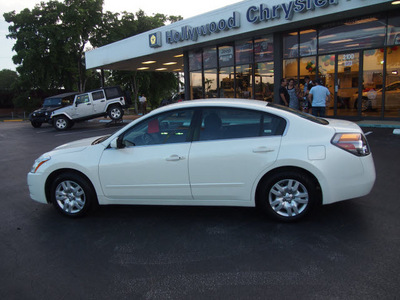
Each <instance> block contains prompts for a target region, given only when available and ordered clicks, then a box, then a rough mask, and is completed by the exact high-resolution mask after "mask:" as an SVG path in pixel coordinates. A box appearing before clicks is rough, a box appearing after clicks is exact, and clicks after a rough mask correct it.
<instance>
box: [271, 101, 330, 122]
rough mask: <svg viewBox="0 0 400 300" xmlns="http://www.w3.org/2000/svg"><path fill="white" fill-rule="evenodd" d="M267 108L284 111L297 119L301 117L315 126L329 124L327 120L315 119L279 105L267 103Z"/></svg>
mask: <svg viewBox="0 0 400 300" xmlns="http://www.w3.org/2000/svg"><path fill="white" fill-rule="evenodd" d="M268 107H273V108H276V109H280V110H284V111H287V112H290V113H292V114H295V115H298V116H299V117H301V118H303V119H307V120H309V121H311V122H314V123H317V124H321V125H328V124H329V122H328V121H327V120H325V119H322V118H318V117H315V116H313V115H311V114H307V113H304V112H302V111H300V110H297V109H293V108H290V107H287V106H283V105H280V104H274V103H268Z"/></svg>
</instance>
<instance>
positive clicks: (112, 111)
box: [108, 105, 124, 120]
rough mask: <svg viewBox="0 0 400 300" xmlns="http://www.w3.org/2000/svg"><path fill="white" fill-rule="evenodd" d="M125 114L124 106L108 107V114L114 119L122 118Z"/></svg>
mask: <svg viewBox="0 0 400 300" xmlns="http://www.w3.org/2000/svg"><path fill="white" fill-rule="evenodd" d="M123 115H124V111H123V110H122V107H121V106H119V105H113V106H111V107H110V108H109V109H108V116H109V117H110V118H111V119H112V120H119V119H121V118H122V116H123Z"/></svg>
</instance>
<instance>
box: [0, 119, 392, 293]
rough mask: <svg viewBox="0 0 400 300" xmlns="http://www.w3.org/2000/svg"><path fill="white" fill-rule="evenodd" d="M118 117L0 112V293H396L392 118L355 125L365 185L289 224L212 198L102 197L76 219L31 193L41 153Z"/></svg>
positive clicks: (103, 130) (99, 130)
mask: <svg viewBox="0 0 400 300" xmlns="http://www.w3.org/2000/svg"><path fill="white" fill-rule="evenodd" d="M118 128H120V127H116V126H109V127H107V126H106V125H105V123H99V122H86V123H82V124H77V125H76V126H74V127H73V128H72V129H71V130H69V131H66V132H57V131H55V130H54V129H53V128H52V127H50V126H46V125H44V126H43V127H42V128H38V129H35V128H33V127H32V126H31V125H30V123H28V122H12V123H5V122H4V123H3V122H0V145H1V157H0V162H1V165H0V166H1V167H0V170H1V172H0V191H1V196H0V199H1V201H0V235H1V244H0V255H1V260H2V262H1V264H0V275H1V278H2V280H1V281H0V298H1V299H396V298H397V299H398V298H399V294H400V287H399V285H400V276H399V272H400V255H399V253H400V217H399V212H400V197H399V193H398V190H399V185H400V167H399V166H400V135H394V134H393V133H392V132H393V129H390V128H364V131H372V134H370V135H368V140H369V142H370V145H371V148H372V151H373V155H374V158H375V165H376V171H377V181H376V184H375V187H374V189H373V190H372V192H371V194H369V195H368V196H366V197H363V198H358V199H353V200H351V201H345V202H341V203H336V204H333V205H329V206H324V207H322V208H320V209H319V210H318V211H317V212H316V213H315V214H314V215H313V216H312V217H310V218H308V219H306V220H305V221H302V222H299V223H295V224H283V223H277V222H274V221H272V220H269V219H268V218H266V217H265V216H264V215H263V214H262V213H261V212H259V211H257V210H256V209H253V208H218V207H216V208H204V207H201V208H199V207H142V206H111V207H101V208H99V209H98V210H96V211H95V212H93V213H91V214H90V215H89V216H88V217H86V218H82V219H76V220H73V219H68V218H66V217H63V216H61V215H60V214H58V213H57V212H56V211H55V210H54V208H53V207H52V206H50V205H43V204H39V203H36V202H33V201H32V200H30V198H29V192H28V187H27V184H26V174H27V172H28V171H29V170H30V167H31V165H32V163H33V161H34V160H35V159H36V158H37V157H38V156H39V155H40V154H42V153H43V152H46V151H49V150H51V149H53V148H54V147H55V146H57V145H60V144H63V143H66V142H69V141H72V140H76V139H81V138H86V137H91V136H99V135H105V134H109V133H112V132H114V131H115V130H117V129H118ZM338 188H340V187H338Z"/></svg>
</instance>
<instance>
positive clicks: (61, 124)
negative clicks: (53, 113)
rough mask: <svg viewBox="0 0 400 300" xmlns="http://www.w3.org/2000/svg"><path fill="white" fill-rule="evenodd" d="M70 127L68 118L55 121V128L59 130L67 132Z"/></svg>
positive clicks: (59, 118) (62, 117)
mask: <svg viewBox="0 0 400 300" xmlns="http://www.w3.org/2000/svg"><path fill="white" fill-rule="evenodd" d="M69 127H70V121H69V119H68V118H67V117H64V116H60V117H56V118H55V120H54V128H55V129H57V130H67V129H68V128H69Z"/></svg>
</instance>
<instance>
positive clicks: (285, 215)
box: [257, 170, 319, 222]
mask: <svg viewBox="0 0 400 300" xmlns="http://www.w3.org/2000/svg"><path fill="white" fill-rule="evenodd" d="M318 195H319V194H318V192H317V186H316V183H315V181H314V180H313V179H312V178H311V177H310V176H309V175H307V174H305V173H302V172H297V171H290V170H287V171H282V172H279V173H275V174H273V175H271V176H268V175H267V177H265V178H264V179H263V180H262V181H261V182H260V186H259V189H258V193H257V197H258V199H257V201H258V202H257V203H258V205H259V206H261V208H262V209H263V210H264V211H265V212H266V213H267V214H268V215H270V216H271V217H272V218H274V219H275V220H279V221H284V222H293V221H296V220H299V219H301V218H304V217H305V216H307V215H308V214H309V213H310V212H311V211H312V210H313V208H314V207H315V205H316V204H317V203H318V197H319V196H318Z"/></svg>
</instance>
